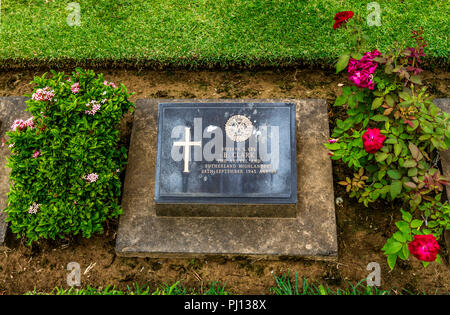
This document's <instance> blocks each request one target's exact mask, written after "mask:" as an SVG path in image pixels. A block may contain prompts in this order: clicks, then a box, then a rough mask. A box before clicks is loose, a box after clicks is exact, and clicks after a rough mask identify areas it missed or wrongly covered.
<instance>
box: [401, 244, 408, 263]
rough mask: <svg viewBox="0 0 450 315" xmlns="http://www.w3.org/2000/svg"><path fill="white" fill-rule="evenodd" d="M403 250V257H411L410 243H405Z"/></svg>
mask: <svg viewBox="0 0 450 315" xmlns="http://www.w3.org/2000/svg"><path fill="white" fill-rule="evenodd" d="M401 252H402V253H403V259H404V260H406V259H408V258H409V248H408V244H403V246H402V250H401Z"/></svg>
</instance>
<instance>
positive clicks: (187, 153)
mask: <svg viewBox="0 0 450 315" xmlns="http://www.w3.org/2000/svg"><path fill="white" fill-rule="evenodd" d="M173 145H174V146H177V147H180V146H181V147H184V149H183V150H184V171H183V172H184V173H189V160H190V159H191V158H190V157H191V146H194V145H198V146H201V145H202V142H201V141H192V142H191V128H188V127H186V128H185V131H184V141H177V142H174V143H173Z"/></svg>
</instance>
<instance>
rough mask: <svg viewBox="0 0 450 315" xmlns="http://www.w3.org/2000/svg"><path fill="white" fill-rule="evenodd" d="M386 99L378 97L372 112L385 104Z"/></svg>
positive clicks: (374, 101)
mask: <svg viewBox="0 0 450 315" xmlns="http://www.w3.org/2000/svg"><path fill="white" fill-rule="evenodd" d="M383 101H384V98H383V97H377V98H375V99H374V100H373V102H372V110H373V109H377V108H378V107H380V106H381V105H382V104H383Z"/></svg>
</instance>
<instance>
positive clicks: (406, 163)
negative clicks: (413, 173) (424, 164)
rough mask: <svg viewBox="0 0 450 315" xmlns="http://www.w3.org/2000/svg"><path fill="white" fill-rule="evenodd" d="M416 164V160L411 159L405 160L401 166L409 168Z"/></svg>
mask: <svg viewBox="0 0 450 315" xmlns="http://www.w3.org/2000/svg"><path fill="white" fill-rule="evenodd" d="M416 166H417V162H416V161H414V160H413V159H409V160H406V161H405V162H404V163H403V167H406V168H411V167H416Z"/></svg>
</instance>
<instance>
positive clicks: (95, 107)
mask: <svg viewBox="0 0 450 315" xmlns="http://www.w3.org/2000/svg"><path fill="white" fill-rule="evenodd" d="M86 106H87V107H90V106H91V107H92V109H91V110H85V111H84V112H85V113H86V114H88V115H95V113H96V112H97V111H98V110H99V109H100V107H101V105H100V104H99V103H98V102H97V101H96V100H92V101H90V102H89V103H87V104H86Z"/></svg>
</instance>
